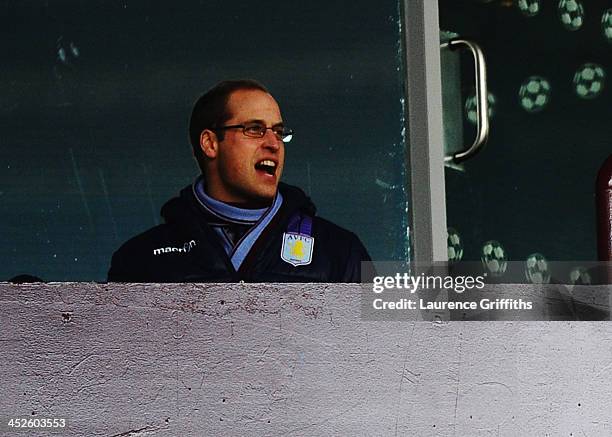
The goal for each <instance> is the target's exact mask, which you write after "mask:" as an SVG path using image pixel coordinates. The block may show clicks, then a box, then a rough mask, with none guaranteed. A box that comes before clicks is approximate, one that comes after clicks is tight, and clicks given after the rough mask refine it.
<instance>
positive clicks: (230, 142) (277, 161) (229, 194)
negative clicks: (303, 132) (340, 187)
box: [189, 80, 285, 205]
mask: <svg viewBox="0 0 612 437" xmlns="http://www.w3.org/2000/svg"><path fill="white" fill-rule="evenodd" d="M283 134H284V132H283V119H282V116H281V113H280V109H279V107H278V104H277V103H276V101H275V100H274V98H273V97H272V96H271V95H270V94H269V93H268V91H267V90H266V88H265V87H264V86H263V85H261V84H260V83H258V82H255V81H252V80H235V81H224V82H221V83H219V84H218V85H216V86H215V87H213V88H212V89H210V90H209V91H208V92H207V93H206V94H204V95H203V96H202V97H200V99H198V101H197V102H196V104H195V106H194V108H193V112H192V115H191V121H190V124H189V136H190V140H191V144H192V147H193V151H194V155H195V157H196V159H197V161H198V163H199V165H200V168H201V169H202V172H203V173H204V177H205V178H206V189H207V192H208V194H209V195H210V196H212V197H213V198H215V199H217V200H221V201H223V202H229V203H239V204H252V205H257V204H265V203H269V202H270V201H271V200H272V198H273V197H274V195H275V194H276V189H277V186H278V182H279V179H280V177H281V174H282V171H283V164H284V158H285V148H284V143H283V141H282V139H281V137H283Z"/></svg>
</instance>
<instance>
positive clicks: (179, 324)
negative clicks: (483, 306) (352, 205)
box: [0, 284, 612, 437]
mask: <svg viewBox="0 0 612 437" xmlns="http://www.w3.org/2000/svg"><path fill="white" fill-rule="evenodd" d="M0 300H1V302H0V303H1V307H0V308H1V310H0V317H1V318H0V341H1V343H0V344H1V347H2V354H1V356H0V372H1V373H0V374H1V375H2V386H1V389H0V390H1V392H0V418H1V419H2V421H3V426H4V428H2V431H1V432H0V435H46V434H45V433H44V432H43V431H40V430H36V431H34V432H30V433H23V432H21V433H19V434H17V433H15V434H11V433H10V432H9V431H8V430H7V428H6V425H5V424H6V422H7V420H8V419H9V418H10V417H26V418H66V419H67V421H68V426H67V428H65V429H64V430H63V433H62V434H59V435H71V436H83V435H88V436H89V435H106V436H118V435H121V436H181V435H199V436H202V435H206V436H208V435H236V436H246V435H289V436H302V435H349V436H352V435H376V436H378V435H412V436H489V435H491V436H493V435H494V436H523V435H525V436H589V437H591V436H609V435H612V400H611V396H610V393H612V382H611V380H612V379H611V378H610V374H611V372H612V325H611V324H610V323H609V322H445V323H431V322H365V321H362V320H361V319H360V307H359V305H360V299H359V288H356V287H355V286H351V285H279V284H277V285H254V284H250V285H248V284H233V285H225V284H222V285H204V284H202V285H185V284H183V285H131V286H126V285H123V286H120V285H98V284H47V285H9V284H0Z"/></svg>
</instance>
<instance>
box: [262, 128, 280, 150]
mask: <svg viewBox="0 0 612 437" xmlns="http://www.w3.org/2000/svg"><path fill="white" fill-rule="evenodd" d="M282 143H283V142H282V140H281V139H280V138H279V137H278V136H277V135H276V134H275V133H274V131H273V130H272V129H268V130H266V133H265V135H264V147H266V148H268V149H272V150H278V149H280V148H281V146H282Z"/></svg>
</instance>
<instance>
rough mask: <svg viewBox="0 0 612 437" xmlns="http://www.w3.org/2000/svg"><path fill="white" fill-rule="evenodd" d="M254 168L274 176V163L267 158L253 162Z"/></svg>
mask: <svg viewBox="0 0 612 437" xmlns="http://www.w3.org/2000/svg"><path fill="white" fill-rule="evenodd" d="M255 170H260V171H263V172H266V173H267V174H269V175H270V176H274V175H275V174H276V163H275V162H274V161H271V160H269V159H264V160H263V161H259V162H258V163H257V164H255Z"/></svg>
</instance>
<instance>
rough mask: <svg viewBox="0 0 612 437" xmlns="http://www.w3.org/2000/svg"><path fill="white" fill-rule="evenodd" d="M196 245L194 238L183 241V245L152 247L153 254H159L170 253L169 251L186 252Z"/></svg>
mask: <svg viewBox="0 0 612 437" xmlns="http://www.w3.org/2000/svg"><path fill="white" fill-rule="evenodd" d="M195 245H196V242H195V241H194V240H191V241H188V242H185V244H183V247H160V248H159V249H153V255H161V254H163V253H171V252H178V253H187V252H191V249H193V248H194V247H195Z"/></svg>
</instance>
